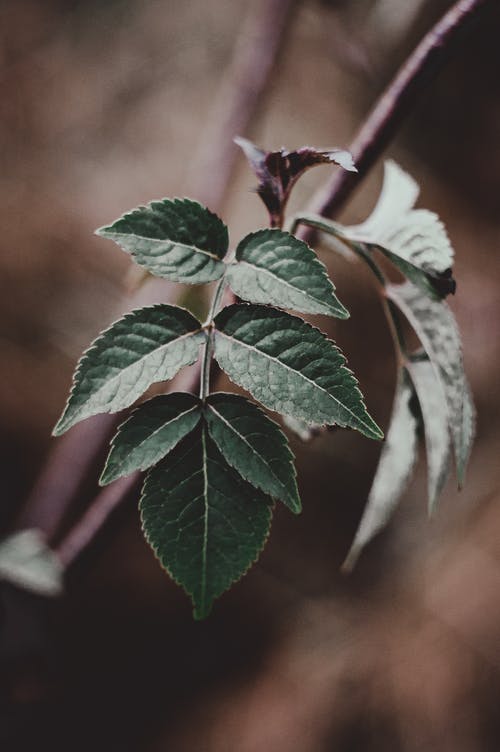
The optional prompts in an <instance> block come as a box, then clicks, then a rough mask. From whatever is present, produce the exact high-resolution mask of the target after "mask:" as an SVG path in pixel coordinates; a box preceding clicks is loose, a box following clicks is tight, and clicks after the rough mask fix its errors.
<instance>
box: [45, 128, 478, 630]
mask: <svg viewBox="0 0 500 752" xmlns="http://www.w3.org/2000/svg"><path fill="white" fill-rule="evenodd" d="M239 143H240V145H241V146H242V148H243V149H244V151H245V153H246V155H247V156H248V158H249V160H250V162H251V164H252V166H253V168H254V170H255V172H256V174H257V176H258V179H259V187H258V192H259V195H260V196H261V198H262V199H263V200H264V203H265V204H266V206H267V207H268V209H269V212H270V218H271V224H272V225H273V226H278V227H279V228H280V229H264V230H259V231H257V232H254V233H251V234H250V235H247V236H246V237H245V238H243V240H242V241H241V242H240V243H239V245H238V246H237V248H236V252H235V254H234V258H232V256H231V255H230V254H229V257H228V258H225V257H226V253H227V250H228V242H229V241H228V232H227V228H226V226H225V224H224V223H223V222H222V220H221V219H219V217H217V216H216V215H215V214H213V213H212V212H210V211H209V210H208V209H206V208H205V207H204V206H201V205H200V204H198V203H197V202H195V201H191V200H189V199H163V200H161V201H154V202H152V203H150V204H148V205H147V206H143V207H139V208H138V209H135V210H134V211H132V212H130V213H128V214H125V215H124V216H123V217H121V218H120V219H118V220H117V221H116V222H114V223H113V224H112V225H110V226H109V227H104V228H101V229H100V230H98V234H100V235H102V236H103V237H106V238H110V239H112V240H114V241H115V242H116V243H118V245H119V246H120V247H121V248H123V249H124V250H125V251H127V252H129V253H130V254H131V255H132V257H133V258H134V260H135V261H136V262H137V263H138V264H139V265H141V266H143V267H144V268H145V269H147V270H148V271H150V272H151V273H152V274H156V275H158V276H161V277H166V278H168V279H171V280H174V281H178V282H185V283H194V284H197V283H203V282H210V281H214V280H218V284H217V286H216V290H215V292H214V297H213V301H212V305H211V307H210V313H209V314H208V318H207V321H206V322H205V323H204V324H201V323H200V322H199V321H198V320H197V319H196V318H194V316H193V315H192V314H191V313H189V312H188V311H186V310H184V309H182V308H179V307H177V306H171V305H157V306H152V307H150V308H143V309H140V310H135V311H132V312H131V313H129V314H127V315H126V316H124V317H123V318H121V319H120V320H119V321H117V322H116V323H114V324H113V325H112V326H110V327H109V328H108V329H107V330H106V331H105V332H103V334H101V335H100V336H99V337H98V338H97V339H96V340H95V342H94V343H93V344H92V345H91V347H90V348H89V349H88V350H87V352H86V353H85V354H84V355H83V357H82V358H81V360H80V362H79V364H78V367H77V370H76V373H75V377H74V383H73V387H72V390H71V394H70V397H69V400H68V404H67V406H66V408H65V410H64V413H63V415H62V417H61V419H60V420H59V422H58V424H57V426H56V428H55V429H54V433H56V434H59V433H62V432H64V431H66V430H67V429H68V428H70V427H71V426H72V425H74V424H75V423H76V422H78V421H80V420H83V419H84V418H87V417H89V416H91V415H94V414H96V413H100V412H115V411H119V410H122V409H123V408H125V407H128V406H130V405H132V404H133V403H134V402H135V401H136V400H137V399H138V398H139V397H141V395H143V394H144V392H146V391H147V390H148V389H149V387H150V386H151V385H152V384H154V383H155V382H162V381H167V380H169V379H171V378H172V377H173V376H175V374H176V373H177V372H178V371H179V369H180V368H182V367H183V366H185V365H189V364H192V363H194V362H195V361H196V360H197V359H198V358H199V354H200V346H201V351H202V357H201V364H202V365H201V369H200V384H201V388H200V396H199V397H197V396H194V395H191V394H186V393H171V394H162V395H159V396H156V397H154V398H153V399H150V400H149V401H147V402H144V403H143V404H141V405H139V407H137V408H136V409H135V410H134V411H133V412H132V413H131V414H130V416H129V417H128V418H127V419H126V420H125V421H124V422H123V423H122V425H121V426H120V427H119V429H118V431H117V433H116V435H115V436H114V438H113V440H112V442H111V449H110V452H109V456H108V459H107V463H106V467H105V468H104V471H103V473H102V476H101V481H100V482H101V483H102V484H106V483H111V482H112V481H114V480H116V479H117V478H119V477H121V476H124V475H128V474H130V473H133V472H134V471H137V470H147V471H148V472H147V476H146V480H145V483H144V487H143V491H142V496H141V501H140V508H141V516H142V521H143V527H144V532H145V535H146V538H147V540H148V541H149V543H150V544H151V546H152V548H153V549H154V551H155V553H156V555H157V556H158V558H159V560H160V562H161V564H162V565H163V566H164V568H165V569H166V570H167V571H168V572H169V573H170V575H171V576H172V577H173V578H174V579H175V580H176V581H177V582H178V583H179V584H181V585H182V586H183V587H184V589H185V590H186V592H187V593H188V594H189V595H190V596H191V598H192V601H193V604H194V613H195V616H196V618H204V617H205V616H206V615H207V614H208V613H209V611H210V608H211V605H212V602H213V600H214V599H215V598H216V597H218V596H219V595H220V594H221V593H222V592H224V590H226V589H227V588H228V587H229V586H230V585H231V583H233V582H234V581H235V580H237V579H239V578H240V577H241V576H242V574H243V573H244V572H245V571H246V570H247V569H248V568H249V567H250V566H251V564H252V563H253V562H254V561H255V559H256V558H257V556H258V555H259V552H260V551H261V549H262V547H263V545H264V543H265V541H266V539H267V536H268V533H269V526H270V523H271V513H272V507H273V504H274V501H275V500H280V501H282V502H283V503H284V504H285V505H286V506H287V507H288V508H289V509H290V510H291V511H292V512H294V513H298V512H300V510H301V502H300V498H299V494H298V490H297V483H296V474H295V468H294V464H293V455H292V453H291V451H290V448H289V445H288V441H287V438H286V436H285V435H284V434H283V432H282V430H281V429H280V427H279V426H278V424H277V423H275V422H273V421H272V420H271V419H270V418H269V417H268V416H267V415H266V414H265V413H264V412H263V411H262V410H261V409H260V408H259V407H258V406H257V405H255V404H254V403H253V402H250V401H249V400H248V399H247V398H246V397H243V396H241V395H236V394H225V393H214V394H211V393H210V364H211V360H212V357H215V359H216V360H217V362H218V363H219V365H220V367H221V368H222V369H223V370H224V371H225V372H226V374H227V375H228V376H229V377H230V379H231V380H232V381H233V382H235V383H236V384H238V385H239V386H240V387H243V388H244V389H246V390H247V391H248V392H250V393H251V394H252V395H253V397H255V399H257V400H258V401H259V402H260V403H262V405H264V406H265V407H268V408H269V409H271V410H275V411H277V412H278V413H281V415H282V416H283V417H284V419H285V422H286V423H287V425H289V426H291V427H293V428H294V430H296V431H298V432H299V433H300V434H301V435H302V436H304V437H307V438H311V437H312V436H314V435H316V434H317V433H319V432H320V431H321V427H322V426H339V427H348V428H352V429H355V430H357V431H360V432H361V433H362V434H364V435H365V436H367V437H369V438H372V439H381V438H383V435H382V432H381V430H380V428H379V427H378V426H377V424H376V423H375V422H374V420H373V419H372V418H371V417H370V415H369V414H368V412H367V409H366V406H365V403H364V400H363V396H362V394H361V391H360V390H359V387H358V382H357V380H356V378H355V377H354V375H353V373H352V372H351V371H350V370H349V368H348V367H347V364H346V359H345V357H344V356H343V354H342V353H341V351H340V350H339V348H338V347H337V346H336V345H335V343H334V342H332V341H331V340H330V339H328V338H327V336H326V335H325V334H323V333H322V332H321V331H320V330H319V329H318V328H316V327H314V326H311V324H309V323H307V322H305V321H303V320H302V319H301V318H298V317H297V316H293V315H291V314H290V313H288V312H286V311H283V310H280V309H282V308H284V309H291V310H295V311H299V312H302V313H312V314H323V315H328V316H335V317H337V318H341V319H342V318H347V317H348V315H349V314H348V312H347V310H346V309H345V308H344V306H343V305H342V304H341V303H340V302H339V300H338V299H337V297H336V295H335V292H334V291H335V286H334V285H333V283H332V282H331V280H330V279H329V278H328V275H327V272H326V268H325V267H324V265H323V264H322V263H321V262H320V260H319V259H318V258H317V257H316V254H315V253H314V251H313V250H312V249H311V248H309V246H308V245H306V244H305V243H304V242H303V241H301V240H299V239H297V238H296V237H294V235H293V234H290V233H288V232H284V231H282V230H281V223H282V219H283V212H284V208H285V205H286V202H287V200H288V196H289V193H290V190H291V187H292V186H293V184H294V182H295V181H296V179H297V178H298V176H299V175H300V174H301V173H302V172H303V171H304V170H305V169H307V168H308V167H311V166H313V165H314V164H321V163H326V162H329V163H334V164H338V165H342V166H343V167H344V168H345V169H355V168H354V166H353V164H352V159H351V157H350V155H349V154H348V153H347V152H342V151H340V150H329V151H318V150H315V149H311V148H309V147H305V148H304V149H299V150H298V151H294V152H288V151H285V150H281V151H278V152H263V151H261V150H260V149H258V148H257V147H256V146H254V145H253V144H251V143H250V142H247V141H245V140H240V142H239ZM417 193H418V189H417V187H416V184H415V183H414V182H413V181H412V180H411V178H409V177H408V176H406V175H405V173H403V172H402V171H401V170H400V169H399V168H397V166H395V165H393V164H392V163H391V164H389V166H388V167H387V168H386V181H385V184H384V189H383V192H382V195H381V198H380V200H379V203H378V204H377V207H376V208H375V210H374V212H373V214H372V215H371V217H370V218H369V219H368V220H367V221H366V222H365V223H363V224H362V225H358V226H356V227H342V226H341V225H337V224H335V223H333V222H331V221H329V220H325V219H323V218H321V217H315V216H312V215H307V216H304V217H302V218H300V217H299V218H298V219H296V221H295V223H294V224H293V227H295V226H296V225H297V224H299V223H300V222H304V223H309V224H311V225H312V226H313V227H315V228H316V229H319V230H320V231H323V232H327V233H330V234H333V235H334V236H335V238H336V242H337V243H338V242H339V241H340V242H341V243H342V246H343V247H344V248H345V246H348V247H349V248H350V249H351V250H352V251H354V252H355V253H357V254H358V255H359V256H360V257H361V258H362V259H363V260H364V261H366V262H367V263H368V264H369V266H370V268H371V269H372V271H374V272H375V274H376V277H377V279H378V281H379V282H380V283H381V284H382V285H383V286H384V287H385V290H384V295H386V296H387V297H388V298H389V299H390V300H391V305H390V306H389V307H388V312H389V313H390V315H391V316H392V317H393V319H394V321H393V329H394V331H397V332H398V333H399V332H400V330H399V328H398V322H397V321H396V319H395V318H394V317H395V311H396V309H397V308H399V309H400V310H401V311H403V313H404V314H405V315H406V316H407V318H408V319H409V321H410V322H411V323H412V325H413V326H414V328H415V330H416V332H417V334H418V335H419V337H420V340H421V342H422V345H423V347H424V349H425V351H426V354H425V353H424V355H423V356H421V357H418V358H417V357H414V356H413V355H412V354H408V353H406V352H405V350H404V343H402V342H401V341H400V340H401V335H400V333H399V334H398V342H397V346H398V348H399V350H400V352H399V356H400V362H401V363H402V364H403V365H402V367H401V369H400V378H399V382H398V388H397V393H396V400H395V406H394V410H393V416H392V419H391V425H390V429H389V433H388V437H387V441H386V443H385V445H384V448H383V451H382V456H381V461H380V465H379V469H378V471H377V474H376V477H375V480H374V484H373V488H372V491H371V493H370V498H369V501H368V506H367V509H366V512H365V515H364V517H363V520H362V523H361V526H360V529H359V531H358V534H357V536H356V539H355V541H354V544H353V548H352V550H351V554H350V559H349V560H350V562H351V563H352V561H354V559H355V558H356V557H357V555H358V554H359V552H360V550H361V548H362V546H363V545H364V544H365V543H366V542H367V541H368V540H370V539H371V537H372V536H373V535H374V534H375V533H376V532H377V531H378V530H379V529H381V528H382V526H383V525H384V524H385V522H386V521H387V520H388V518H389V516H390V514H391V513H392V511H393V509H394V508H395V506H396V504H397V502H398V499H399V497H400V495H401V493H402V491H403V489H404V487H405V485H406V483H407V481H408V479H409V477H410V473H411V469H412V467H413V463H414V460H415V457H416V451H417V427H418V423H419V421H420V420H423V423H424V428H425V435H426V442H427V450H428V458H429V459H428V465H429V505H430V507H431V508H433V507H434V505H435V503H436V501H437V498H438V496H439V494H440V492H441V489H442V486H443V484H444V482H445V480H446V477H447V474H448V465H449V463H448V458H449V453H450V452H449V447H450V439H449V432H448V431H449V430H451V436H452V438H453V444H454V446H455V455H456V459H457V469H458V475H459V479H460V480H462V478H463V474H464V470H465V464H466V461H467V458H468V454H469V451H470V446H471V443H472V437H473V426H474V417H473V416H474V409H473V405H472V401H471V398H470V394H469V390H468V386H467V383H466V380H465V376H464V373H463V364H462V356H461V349H460V341H459V337H458V332H457V330H456V327H455V324H454V320H453V317H452V315H451V312H450V311H449V309H448V308H447V307H446V304H445V303H443V302H442V301H441V299H440V298H441V297H442V296H443V295H444V294H445V293H446V292H449V291H451V286H452V284H453V283H452V277H451V271H450V267H451V262H452V257H453V253H452V250H451V246H450V245H449V241H448V238H447V236H446V233H445V231H444V228H443V226H442V224H441V223H440V222H439V220H438V218H437V217H436V216H435V215H433V214H431V213H430V212H426V211H424V210H414V209H413V204H414V202H415V200H416V196H417ZM375 250H378V251H381V252H382V253H384V254H385V255H386V256H387V258H389V259H390V260H391V261H392V262H393V263H394V265H395V266H397V267H398V268H399V270H400V271H401V272H402V273H403V274H404V275H405V276H406V277H407V278H408V279H409V280H411V282H413V283H414V284H411V283H410V282H407V283H406V284H405V285H400V286H395V285H387V284H386V280H385V277H384V274H383V272H382V271H381V270H380V269H379V267H378V266H377V264H376V261H375V260H374V258H373V252H374V251H375ZM227 284H229V285H230V286H231V287H232V289H233V290H234V292H235V293H236V294H237V295H238V296H239V297H240V298H242V299H243V300H244V301H247V302H243V303H236V304H233V305H229V306H227V307H226V308H223V309H222V310H219V309H220V301H221V300H222V298H223V292H224V288H225V286H226V285H227ZM274 306H276V307H274ZM415 405H417V409H416V410H415V409H414V408H415ZM332 485H334V484H333V483H332Z"/></svg>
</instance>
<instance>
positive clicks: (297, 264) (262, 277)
mask: <svg viewBox="0 0 500 752" xmlns="http://www.w3.org/2000/svg"><path fill="white" fill-rule="evenodd" d="M227 279H228V281H229V284H230V285H231V287H232V289H233V291H234V292H235V293H236V295H239V296H240V298H243V299H244V300H249V301H250V302H251V303H271V304H273V305H276V306H279V307H280V308H291V309H293V310H295V311H301V312H302V313H323V314H326V315H327V316H337V317H338V318H341V319H346V318H349V313H348V312H347V311H346V309H345V308H344V306H343V305H342V303H340V301H339V300H337V298H336V296H335V293H334V290H335V287H334V285H333V284H332V283H331V281H330V280H329V278H328V275H327V272H326V269H325V267H324V266H323V264H322V263H321V261H320V260H319V259H318V258H317V256H316V254H315V253H314V251H312V250H311V248H309V246H308V245H306V243H304V242H303V241H302V240H298V239H297V238H295V237H294V236H293V235H290V233H288V232H282V231H281V230H259V231H258V232H254V233H251V234H250V235H247V236H246V237H245V238H243V240H242V241H241V243H240V244H239V245H238V247H237V249H236V263H234V264H231V265H230V266H229V267H228V270H227Z"/></svg>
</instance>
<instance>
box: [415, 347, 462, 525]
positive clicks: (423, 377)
mask: <svg viewBox="0 0 500 752" xmlns="http://www.w3.org/2000/svg"><path fill="white" fill-rule="evenodd" d="M407 367H408V372H409V374H410V377H411V380H412V382H413V386H414V387H415V391H416V393H417V397H418V401H419V404H420V410H421V413H422V419H423V423H424V431H425V448H426V453H427V488H428V508H429V514H432V512H433V511H434V510H435V508H436V504H437V501H438V499H439V496H440V494H441V491H442V490H443V486H444V484H445V483H446V480H447V478H448V475H449V472H450V460H451V446H450V431H449V428H448V413H447V409H446V399H445V397H444V394H443V388H442V386H441V383H440V382H439V380H438V378H437V376H436V372H435V370H434V367H433V365H432V363H431V362H430V361H429V360H418V361H413V362H410V363H408V366H407Z"/></svg>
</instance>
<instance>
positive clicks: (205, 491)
mask: <svg viewBox="0 0 500 752" xmlns="http://www.w3.org/2000/svg"><path fill="white" fill-rule="evenodd" d="M201 445H202V457H203V501H204V505H205V519H204V527H203V552H202V572H201V594H202V595H201V608H200V609H199V610H200V611H201V613H202V614H204V613H205V610H206V600H207V548H208V473H207V446H206V428H205V426H203V428H202V430H201Z"/></svg>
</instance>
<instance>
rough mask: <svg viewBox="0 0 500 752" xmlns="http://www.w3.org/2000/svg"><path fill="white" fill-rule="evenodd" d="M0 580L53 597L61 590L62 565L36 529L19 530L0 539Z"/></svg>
mask: <svg viewBox="0 0 500 752" xmlns="http://www.w3.org/2000/svg"><path fill="white" fill-rule="evenodd" d="M0 580H3V581H5V582H10V583H12V584H13V585H16V586H17V587H20V588H23V589H24V590H29V591H30V592H33V593H36V594H37V595H43V596H47V597H54V596H57V595H60V594H61V593H62V589H63V566H62V563H61V562H60V561H59V559H58V557H57V555H56V554H55V553H54V552H53V551H52V549H51V548H50V547H49V546H48V544H47V542H46V541H45V539H44V537H43V536H42V534H41V533H40V531H39V530H36V529H28V530H21V531H20V532H17V533H13V534H12V535H10V536H9V537H8V538H5V539H4V540H3V541H1V542H0Z"/></svg>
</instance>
